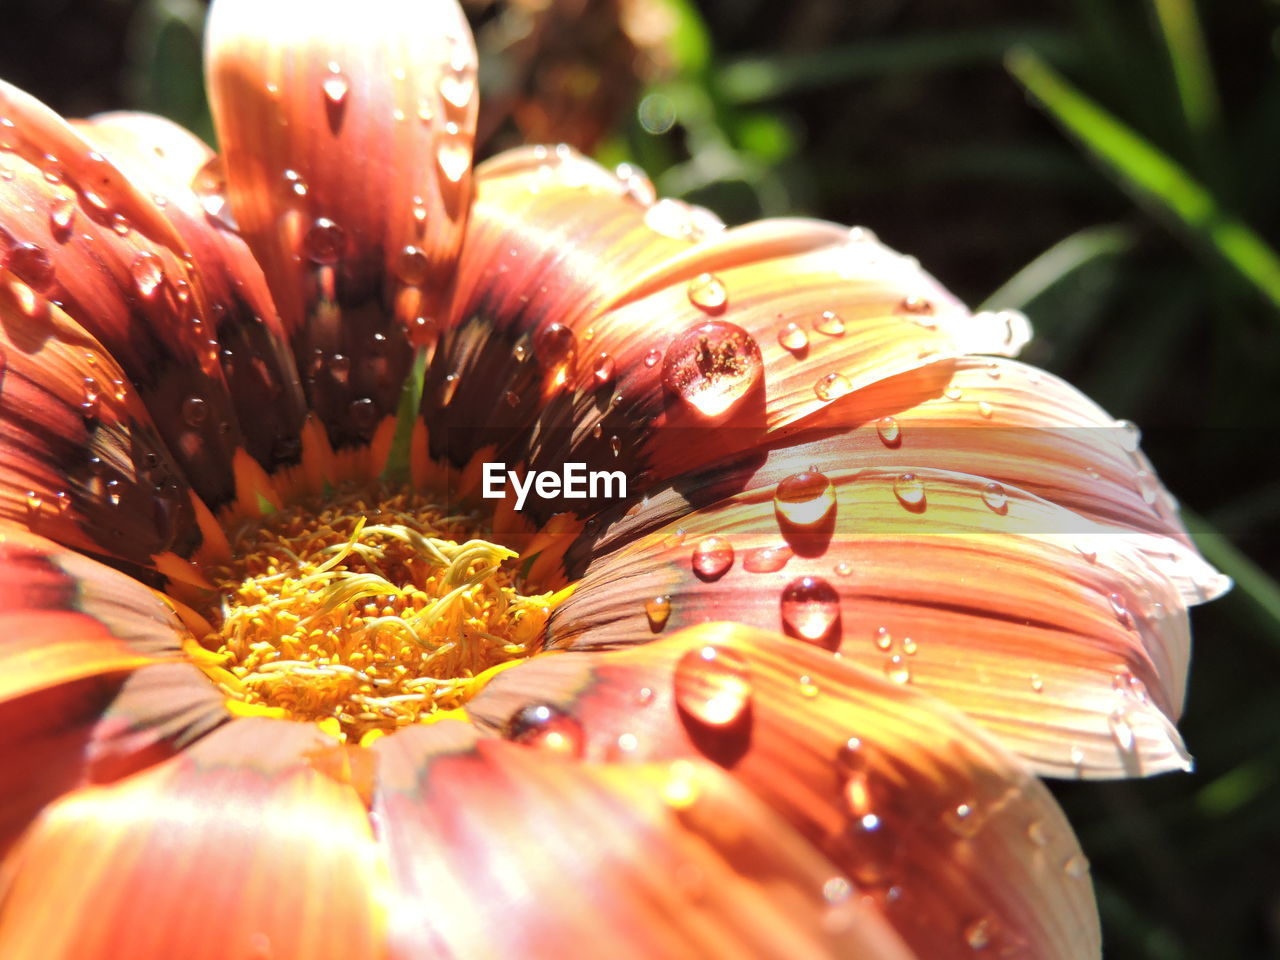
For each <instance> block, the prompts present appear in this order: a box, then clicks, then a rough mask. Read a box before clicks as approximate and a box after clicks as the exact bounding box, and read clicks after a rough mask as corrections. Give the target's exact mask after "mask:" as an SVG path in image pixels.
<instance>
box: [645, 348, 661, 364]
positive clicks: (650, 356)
mask: <svg viewBox="0 0 1280 960" xmlns="http://www.w3.org/2000/svg"><path fill="white" fill-rule="evenodd" d="M661 359H662V351H661V350H658V349H653V350H650V351H649V352H648V353H646V354H645V355H644V365H645V366H646V367H656V366H657V365H658V361H660V360H661Z"/></svg>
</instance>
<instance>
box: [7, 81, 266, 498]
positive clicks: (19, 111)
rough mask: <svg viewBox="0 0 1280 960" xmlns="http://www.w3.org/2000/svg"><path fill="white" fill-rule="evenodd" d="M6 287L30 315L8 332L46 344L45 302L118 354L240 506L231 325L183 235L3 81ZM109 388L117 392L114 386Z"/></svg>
mask: <svg viewBox="0 0 1280 960" xmlns="http://www.w3.org/2000/svg"><path fill="white" fill-rule="evenodd" d="M0 117H2V118H4V124H3V125H0V146H7V147H9V148H10V150H11V152H10V153H6V154H5V161H4V162H5V166H6V170H7V171H8V173H9V174H10V175H8V176H4V177H0V265H3V267H4V268H5V272H4V274H3V276H0V286H3V287H4V288H5V289H6V290H7V291H8V293H7V294H6V296H8V297H9V298H11V299H13V300H15V301H16V302H18V303H20V304H24V305H29V307H30V309H29V310H28V311H26V312H27V314H28V315H27V316H25V317H23V318H21V319H20V320H19V319H18V318H17V316H15V318H14V321H13V324H12V325H11V327H10V329H9V331H8V333H9V335H10V337H11V338H13V339H18V334H19V333H20V332H21V333H22V334H23V335H24V336H25V338H26V339H27V340H28V341H30V342H34V343H38V342H39V340H40V339H41V337H42V332H41V329H42V320H41V317H40V316H39V314H40V313H42V312H47V308H46V307H45V306H44V304H45V302H46V301H48V302H52V303H53V304H54V305H55V306H57V307H59V308H60V309H61V310H62V311H63V312H64V313H66V314H67V315H68V316H70V317H71V318H73V319H74V320H75V321H76V322H77V323H79V324H80V326H81V327H83V328H84V329H85V330H86V331H87V332H88V333H89V334H90V335H91V336H93V337H94V338H95V339H96V340H97V341H98V342H99V343H101V344H102V346H103V347H104V348H105V349H106V350H107V352H109V353H110V354H111V356H113V357H114V358H115V360H116V361H117V362H118V363H119V364H120V368H121V369H122V370H123V371H124V377H125V379H126V380H127V381H128V383H130V384H132V386H133V388H134V389H136V391H137V393H138V395H139V397H140V398H141V400H142V402H143V405H144V406H145V407H146V408H147V409H148V410H149V411H150V413H151V415H152V417H153V419H154V420H155V422H156V425H157V427H158V429H159V431H160V435H161V436H162V437H163V438H164V440H165V443H166V445H167V446H168V447H169V450H170V451H171V453H172V454H173V457H174V458H175V459H176V461H177V462H178V463H179V464H180V465H181V466H182V468H183V471H184V473H185V474H186V475H187V478H188V480H189V482H190V483H191V485H192V487H193V488H194V489H195V490H196V491H197V492H198V493H199V494H200V496H201V497H202V498H203V499H204V501H205V502H206V503H207V504H209V506H210V507H211V508H213V509H217V508H218V507H219V506H221V505H222V504H223V503H225V502H227V501H228V500H230V499H232V498H234V496H235V492H236V491H235V489H234V477H233V474H232V469H231V460H232V456H233V454H234V452H235V450H236V449H238V448H239V447H240V446H242V439H241V436H240V430H239V424H238V422H237V418H236V415H235V410H234V405H233V403H232V400H231V397H230V395H229V393H228V388H227V383H226V379H225V377H224V375H223V371H222V368H221V366H220V356H221V349H222V346H221V344H220V343H219V342H218V340H217V337H216V327H217V320H218V317H217V316H216V311H215V310H214V306H215V305H214V304H213V303H211V302H210V301H209V300H208V298H207V297H206V296H205V292H204V289H203V287H202V286H200V285H199V284H198V283H193V282H192V272H193V271H192V268H191V266H190V265H189V264H188V263H187V261H186V259H185V257H184V254H186V253H188V252H189V251H187V250H186V248H185V244H184V242H183V238H182V237H181V236H180V235H179V234H178V232H177V231H176V230H175V229H174V227H173V224H172V223H170V221H169V220H168V219H167V218H166V217H165V216H164V214H163V212H162V211H161V208H160V207H159V206H157V205H156V203H155V201H154V200H153V199H152V198H151V197H150V196H147V195H145V194H144V193H143V192H141V191H140V190H139V189H137V188H136V187H135V186H133V185H131V184H130V183H129V182H128V181H127V180H126V179H125V176H124V174H123V173H122V172H121V171H120V170H119V169H118V168H116V167H115V166H114V165H113V164H112V163H111V162H110V161H109V160H107V159H106V158H104V157H103V156H102V154H100V153H98V152H97V151H95V150H94V149H93V147H92V145H91V144H89V143H88V142H86V141H85V140H84V139H83V138H81V137H80V136H79V134H77V133H76V132H75V131H74V130H73V129H72V128H71V127H70V126H68V125H67V124H66V123H65V122H63V121H62V120H61V119H60V118H58V117H57V116H56V115H55V114H53V113H52V112H51V111H49V110H48V109H47V108H46V107H44V106H43V105H41V104H40V103H38V102H36V101H35V100H32V99H31V98H30V97H28V96H26V95H25V94H23V93H21V92H20V91H18V90H15V89H14V88H12V87H9V86H7V85H0ZM101 387H102V389H103V390H107V389H110V386H109V385H108V384H105V383H104V384H101Z"/></svg>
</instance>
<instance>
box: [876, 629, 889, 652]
mask: <svg viewBox="0 0 1280 960" xmlns="http://www.w3.org/2000/svg"><path fill="white" fill-rule="evenodd" d="M874 639H875V642H876V646H877V647H879V648H880V649H881V650H888V649H889V648H890V647H892V646H893V634H891V633H890V632H889V628H888V627H877V628H876V632H875V637H874Z"/></svg>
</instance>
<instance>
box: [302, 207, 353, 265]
mask: <svg viewBox="0 0 1280 960" xmlns="http://www.w3.org/2000/svg"><path fill="white" fill-rule="evenodd" d="M345 240H346V232H345V231H344V230H343V229H342V228H341V227H340V226H338V225H337V224H336V223H334V222H333V221H332V220H330V219H329V218H328V217H319V218H317V219H316V221H315V222H314V223H313V224H311V227H310V228H309V229H308V230H307V233H306V236H304V237H303V238H302V251H303V253H305V254H306V256H307V259H309V260H310V261H311V262H312V263H319V264H324V265H328V264H334V263H337V262H338V261H339V260H340V259H342V252H343V245H344V242H345Z"/></svg>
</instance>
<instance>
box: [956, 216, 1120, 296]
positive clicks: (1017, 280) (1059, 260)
mask: <svg viewBox="0 0 1280 960" xmlns="http://www.w3.org/2000/svg"><path fill="white" fill-rule="evenodd" d="M1133 244H1134V234H1133V230H1132V229H1131V228H1129V227H1125V226H1122V225H1120V224H1104V225H1102V226H1098V227H1087V228H1085V229H1084V230H1080V231H1078V232H1077V233H1073V234H1071V235H1070V236H1069V237H1065V238H1063V239H1062V240H1059V241H1058V242H1057V243H1055V244H1054V245H1053V246H1052V247H1050V248H1049V249H1048V250H1046V251H1045V252H1044V253H1042V254H1040V256H1038V257H1036V258H1035V259H1034V260H1032V261H1031V262H1030V263H1028V264H1027V265H1026V266H1025V267H1023V268H1022V269H1021V270H1019V271H1018V272H1017V273H1015V274H1014V275H1013V276H1012V277H1010V278H1009V279H1008V280H1006V281H1005V282H1004V284H1002V285H1001V287H1000V289H998V290H997V291H996V292H995V293H993V294H991V296H989V297H988V298H987V299H986V300H985V301H983V303H982V305H981V306H980V307H979V308H978V309H980V310H1022V309H1024V308H1025V307H1026V306H1027V304H1029V303H1030V302H1031V301H1032V300H1035V299H1036V298H1037V297H1039V296H1041V295H1042V294H1043V293H1045V292H1046V291H1047V290H1049V289H1050V288H1052V287H1055V286H1057V285H1058V283H1059V282H1061V281H1062V280H1063V279H1064V278H1066V277H1068V276H1070V275H1071V274H1073V273H1075V272H1076V271H1077V270H1080V269H1081V268H1083V267H1086V266H1088V265H1089V264H1091V263H1094V262H1096V261H1098V260H1102V259H1106V258H1110V257H1118V256H1120V255H1122V254H1125V253H1128V252H1129V251H1130V250H1131V249H1133Z"/></svg>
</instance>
